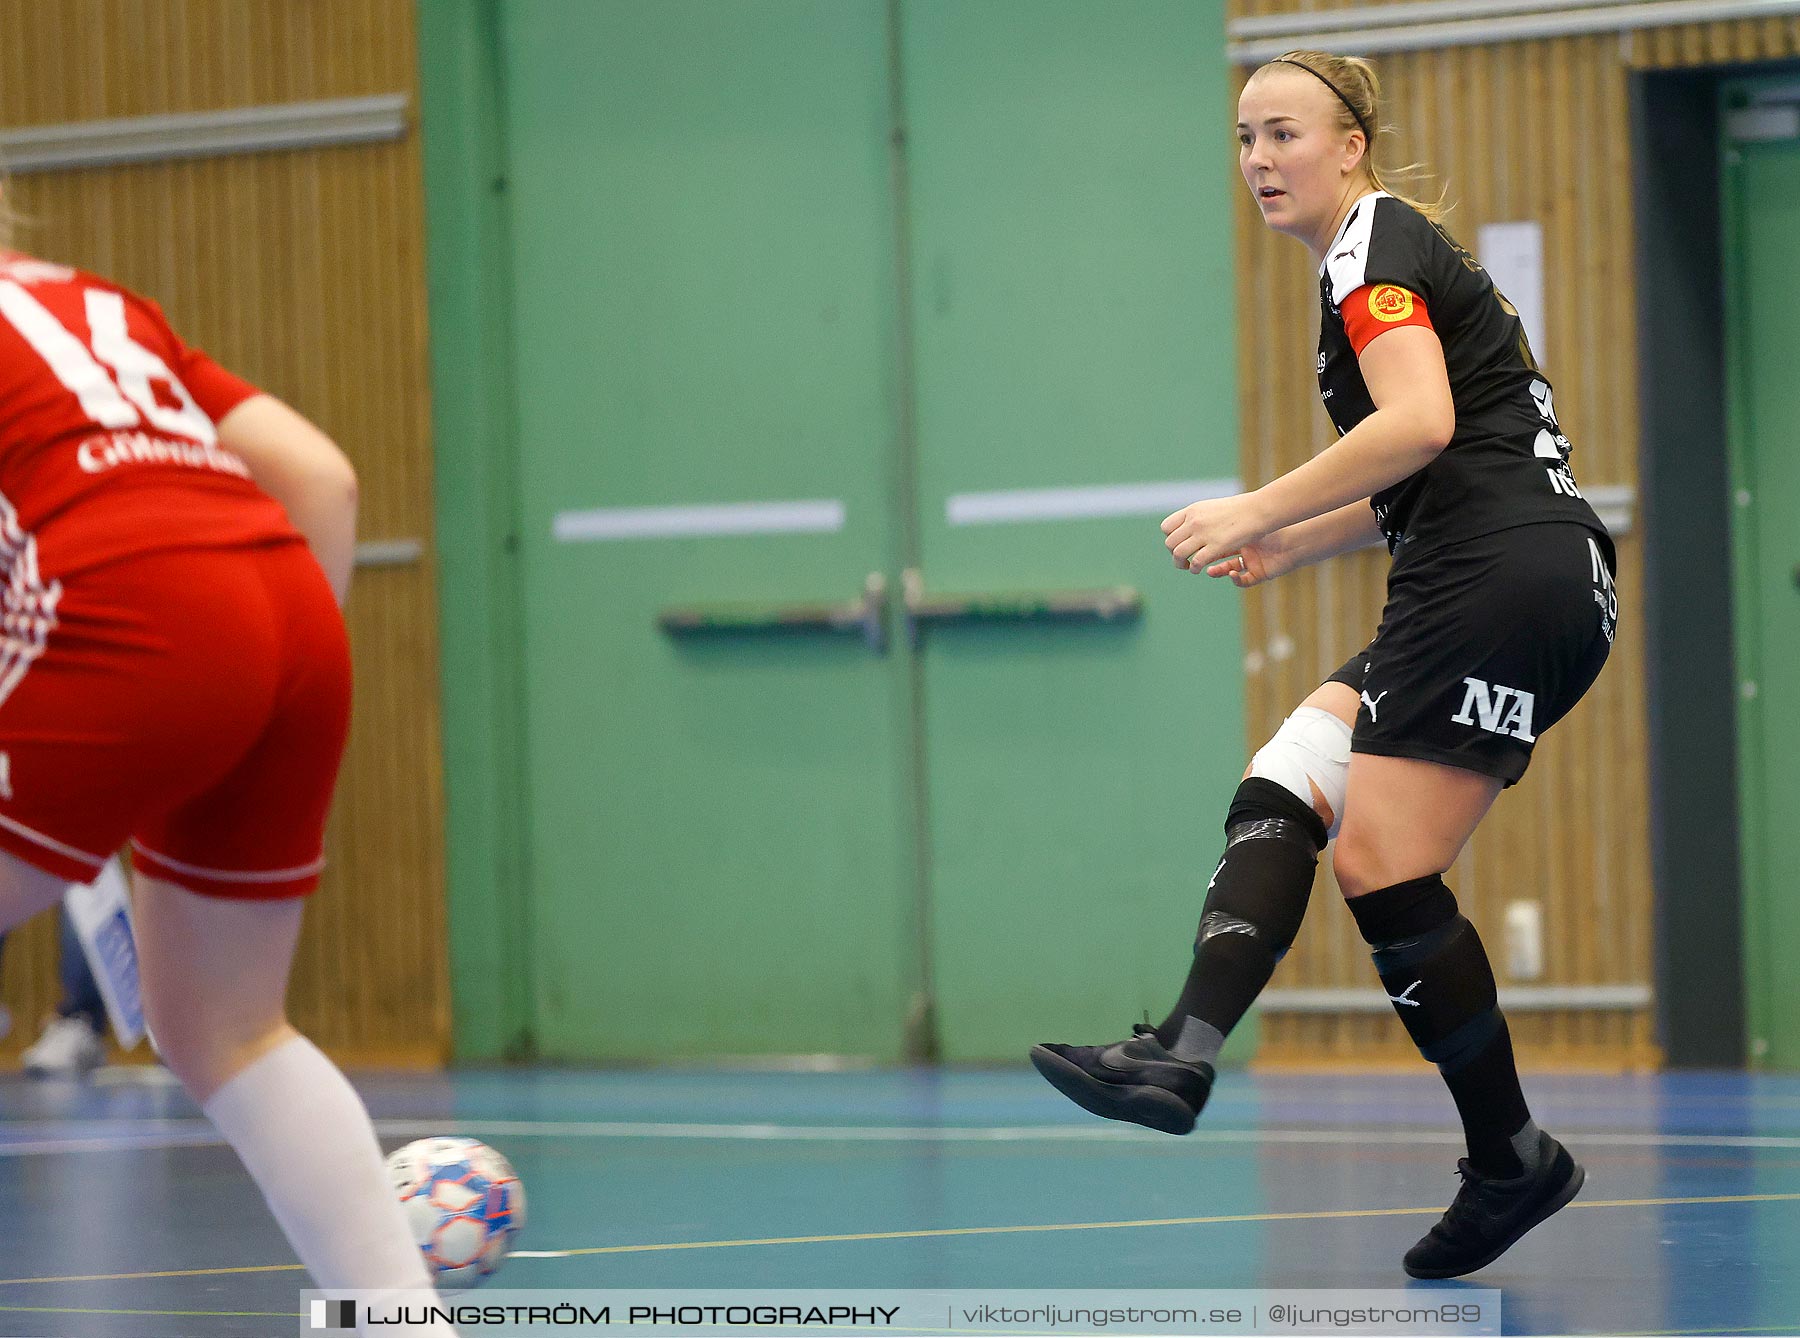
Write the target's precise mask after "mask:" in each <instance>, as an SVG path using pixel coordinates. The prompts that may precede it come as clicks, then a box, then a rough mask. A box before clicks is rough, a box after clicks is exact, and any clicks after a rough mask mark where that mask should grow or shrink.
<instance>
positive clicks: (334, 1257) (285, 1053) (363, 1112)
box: [205, 1036, 454, 1338]
mask: <svg viewBox="0 0 1800 1338" xmlns="http://www.w3.org/2000/svg"><path fill="white" fill-rule="evenodd" d="M205 1111H206V1117H207V1118H208V1119H210V1120H211V1121H212V1122H213V1123H214V1124H215V1125H216V1126H218V1130H219V1132H220V1133H222V1134H224V1135H225V1138H226V1141H227V1142H229V1143H230V1144H231V1146H232V1147H233V1148H235V1149H236V1150H237V1154H238V1156H239V1157H240V1158H242V1160H243V1163H244V1168H245V1169H246V1170H248V1171H249V1172H250V1175H251V1178H252V1179H254V1180H255V1181H256V1184H257V1187H258V1188H259V1189H261V1190H262V1193H263V1198H264V1200H265V1201H267V1203H268V1205H269V1211H270V1212H272V1213H274V1214H275V1220H276V1221H277V1222H279V1223H280V1224H281V1229H282V1231H284V1232H285V1233H286V1234H287V1238H288V1243H289V1244H290V1245H292V1246H293V1247H294V1253H295V1254H297V1255H299V1256H300V1262H301V1263H303V1264H305V1265H306V1269H307V1272H309V1273H311V1274H312V1276H313V1284H314V1285H315V1286H317V1287H319V1288H321V1289H326V1290H343V1291H350V1290H356V1291H377V1290H381V1291H398V1292H406V1293H416V1294H417V1295H418V1297H419V1298H420V1300H421V1301H431V1300H435V1299H436V1292H435V1291H433V1290H432V1285H431V1277H430V1275H429V1274H428V1273H427V1272H426V1270H425V1260H424V1258H423V1256H422V1255H421V1254H420V1253H419V1247H418V1245H417V1244H415V1243H414V1241H413V1238H412V1233H411V1232H410V1231H409V1230H408V1228H407V1225H406V1217H405V1214H404V1213H403V1212H402V1210H401V1208H400V1200H399V1198H398V1197H397V1196H396V1195H395V1193H394V1188H393V1185H392V1184H391V1183H390V1181H389V1179H388V1173H387V1167H386V1165H385V1163H384V1162H383V1160H382V1156H381V1147H380V1145H379V1144H377V1143H376V1141H375V1130H374V1127H373V1126H372V1125H371V1124H370V1123H369V1112H368V1110H367V1108H366V1107H365V1106H364V1105H363V1103H362V1099H361V1098H360V1097H358V1096H357V1095H356V1091H355V1089H353V1088H352V1087H351V1086H350V1084H349V1082H348V1081H347V1080H346V1079H345V1077H344V1075H343V1074H342V1073H341V1072H339V1071H338V1068H337V1066H336V1065H335V1064H333V1063H332V1062H331V1061H330V1060H329V1059H327V1058H326V1057H325V1056H324V1055H323V1054H321V1053H320V1051H319V1049H318V1047H317V1046H315V1045H314V1044H313V1043H312V1042H311V1041H309V1040H307V1039H306V1038H305V1037H304V1036H296V1037H295V1038H294V1039H293V1040H291V1041H288V1042H286V1043H285V1044H283V1045H279V1046H277V1047H276V1048H275V1049H273V1050H271V1051H269V1053H268V1054H266V1055H264V1056H263V1057H262V1058H260V1059H258V1060H257V1061H256V1062H255V1063H254V1064H251V1065H250V1067H248V1068H246V1069H245V1070H244V1071H243V1072H241V1073H239V1074H237V1075H236V1076H235V1077H233V1078H231V1079H230V1081H228V1082H227V1083H226V1084H225V1085H224V1086H223V1087H221V1088H220V1089H219V1090H218V1091H217V1092H214V1093H213V1096H212V1099H211V1100H210V1101H208V1102H207V1103H206V1106H205ZM382 1332H384V1333H392V1334H398V1333H400V1332H402V1330H398V1329H393V1328H388V1327H386V1326H384V1327H383V1329H382ZM404 1332H406V1333H418V1334H420V1335H426V1334H430V1335H434V1336H435V1335H444V1336H445V1338H454V1335H453V1332H452V1330H451V1329H450V1328H449V1327H448V1326H447V1325H443V1324H437V1325H432V1326H428V1327H425V1328H416V1329H415V1328H408V1329H406V1330H404Z"/></svg>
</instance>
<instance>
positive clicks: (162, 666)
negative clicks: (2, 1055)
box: [0, 250, 449, 1334]
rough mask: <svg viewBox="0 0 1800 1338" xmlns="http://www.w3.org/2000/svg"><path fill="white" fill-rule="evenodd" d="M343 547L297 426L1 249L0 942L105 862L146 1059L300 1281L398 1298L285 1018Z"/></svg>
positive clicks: (387, 1232)
mask: <svg viewBox="0 0 1800 1338" xmlns="http://www.w3.org/2000/svg"><path fill="white" fill-rule="evenodd" d="M355 529H356V476H355V474H354V472H353V471H352V469H351V467H350V463H349V461H348V460H347V459H345V457H344V455H343V454H342V452H340V451H339V450H338V448H337V447H336V446H335V445H334V444H333V443H332V442H331V441H330V440H329V439H328V438H327V437H326V436H325V435H324V434H323V433H321V432H320V431H319V430H318V429H317V428H315V427H314V426H313V425H312V424H311V423H309V422H307V420H306V419H304V418H303V417H301V416H300V415H299V414H298V413H296V412H295V411H294V410H292V409H290V408H288V407H287V406H286V405H285V404H282V403H281V402H280V401H279V400H276V399H274V398H273V397H271V396H269V395H266V394H263V393H261V392H259V391H258V390H257V389H256V387H254V386H252V385H250V384H248V383H247V382H245V381H243V380H240V379H239V378H238V377H236V376H233V375H232V374H231V373H230V372H228V371H226V370H225V369H224V368H222V367H220V366H219V365H218V364H217V363H215V362H214V361H212V359H210V358H208V357H207V356H206V355H205V354H204V353H201V352H200V351H198V350H197V349H193V348H190V347H188V346H187V345H186V344H184V343H183V342H182V341H181V339H180V338H178V337H177V336H176V334H175V332H174V331H173V330H172V329H170V327H169V325H168V322H167V321H165V320H164V319H163V315H162V312H161V311H160V310H159V309H158V308H157V307H156V306H155V305H154V304H153V303H150V302H147V301H145V300H143V299H142V298H139V297H137V296H135V295H134V294H132V293H130V292H127V291H126V290H124V289H122V288H120V287H119V286H118V285H116V284H113V283H110V282H108V281H106V280H104V279H100V278H97V277H95V276H93V275H90V274H84V273H81V272H79V271H77V270H73V269H69V268H66V267H64V266H61V265H54V264H49V263H46V262H44V261H40V260H36V259H33V258H31V257H29V256H25V255H22V254H19V253H17V252H13V251H8V250H0V930H4V929H7V928H10V927H11V926H13V925H15V924H17V923H19V922H20V921H22V920H24V919H26V918H27V917H28V916H30V915H33V914H35V913H36V912H38V911H40V910H43V909H45V908H47V907H49V906H51V905H53V904H54V903H55V902H56V901H57V899H58V898H59V897H60V896H61V894H62V891H63V887H64V885H65V884H66V883H68V882H70V881H80V882H86V881H89V880H91V879H92V878H93V877H94V875H95V874H96V873H97V872H98V871H99V870H100V867H101V865H102V864H103V863H104V861H105V860H106V858H107V857H108V856H109V855H110V854H111V853H112V852H113V851H115V850H117V849H118V848H119V847H120V846H122V845H125V844H126V843H127V842H129V843H130V846H131V849H132V860H133V864H134V865H135V868H136V873H137V877H136V880H135V881H136V886H135V889H134V897H133V900H134V910H135V921H136V930H137V936H138V950H139V956H140V968H141V973H142V983H143V990H144V1005H145V1013H146V1018H147V1020H148V1022H149V1025H150V1028H151V1030H152V1031H153V1032H154V1034H155V1037H156V1041H157V1045H158V1048H159V1049H160V1051H161V1053H162V1056H163V1058H164V1059H165V1060H166V1061H167V1063H168V1065H169V1067H170V1068H171V1069H172V1070H173V1071H174V1072H175V1074H176V1075H177V1076H178V1077H179V1078H180V1079H181V1081H182V1083H183V1085H184V1086H185V1087H186V1088H187V1090H188V1091H189V1092H190V1093H191V1094H192V1095H193V1097H194V1099H195V1100H196V1101H197V1102H199V1103H200V1104H201V1105H202V1107H203V1108H204V1109H205V1111H206V1114H207V1115H208V1117H209V1118H211V1119H212V1120H213V1122H214V1123H215V1124H216V1125H217V1126H218V1127H219V1130H220V1132H221V1133H223V1134H224V1135H225V1137H226V1138H227V1139H228V1140H229V1141H230V1143H231V1145H232V1146H233V1147H234V1148H235V1149H236V1150H237V1152H238V1155H239V1156H240V1157H241V1158H242V1159H243V1161H244V1164H245V1166H246V1167H247V1168H248V1169H249V1171H250V1173H251V1174H252V1176H254V1177H255V1178H256V1181H257V1183H258V1185H259V1186H260V1187H261V1188H262V1190H263V1194H264V1196H265V1198H266V1199H267V1200H268V1203H269V1206H270V1208H271V1209H272V1210H273V1212H274V1214H275V1217H276V1219H277V1220H278V1221H279V1222H280V1223H281V1226H282V1229H283V1230H284V1231H285V1232H286V1233H287V1236H288V1239H289V1240H290V1241H291V1242H292V1244H293V1246H294V1249H295V1251H296V1253H298V1255H299V1256H300V1259H301V1260H302V1262H303V1263H305V1265H306V1267H307V1268H308V1269H309V1270H310V1271H311V1273H312V1275H313V1277H314V1279H315V1280H316V1282H317V1283H318V1285H320V1286H321V1287H328V1288H338V1289H359V1290H360V1289H384V1290H385V1289H396V1290H404V1291H420V1292H423V1291H425V1290H426V1289H428V1288H429V1287H430V1285H431V1284H430V1281H429V1278H428V1275H427V1273H426V1270H425V1266H424V1262H423V1259H422V1257H421V1254H420V1251H419V1250H418V1248H417V1246H416V1245H415V1244H414V1243H413V1241H412V1239H411V1236H410V1234H409V1232H408V1230H407V1227H406V1224H405V1221H404V1219H403V1217H402V1215H401V1210H400V1207H399V1204H398V1202H397V1200H396V1198H395V1196H394V1194H393V1193H392V1191H391V1189H390V1187H389V1184H388V1180H387V1175H386V1172H385V1170H384V1167H383V1164H382V1159H381V1152H380V1149H379V1147H378V1146H377V1144H376V1141H375V1136H374V1131H373V1129H372V1128H371V1126H370V1123H369V1117H368V1113H367V1111H366V1110H365V1109H364V1107H363V1105H362V1102H361V1101H360V1100H359V1099H358V1097H357V1096H356V1093H355V1092H354V1091H353V1090H352V1089H351V1087H350V1085H349V1083H348V1082H346V1081H345V1079H344V1076H343V1074H341V1073H340V1072H339V1071H338V1070H337V1068H336V1067H335V1066H333V1065H332V1063H331V1062H330V1061H329V1060H328V1059H326V1058H325V1056H324V1055H323V1054H321V1053H320V1052H319V1051H318V1050H317V1049H316V1048H315V1047H314V1046H313V1045H312V1044H311V1043H310V1042H309V1041H307V1040H306V1039H305V1038H303V1037H302V1036H300V1035H299V1033H297V1032H296V1031H295V1030H294V1029H293V1027H292V1026H290V1025H289V1023H288V1021H287V1016H286V1011H285V999H286V993H287V982H288V971H289V967H290V964H291V962H292V960H293V955H294V947H295V944H296V941H297V940H298V937H299V933H300V921H301V910H302V907H303V906H304V905H305V897H306V895H307V893H309V892H311V891H312V890H313V889H314V888H315V887H316V886H317V885H318V879H319V872H320V869H321V868H322V867H323V864H324V858H323V852H324V846H323V842H324V829H325V818H326V813H327V810H328V809H329V807H330V803H331V795H332V789H333V786H334V784H335V782H336V777H337V770H338V764H339V761H340V758H341V756H342V753H343V747H344V740H345V736H346V732H347V730H348V726H349V718H350V653H349V645H348V641H347V639H346V636H345V630H344V622H343V617H342V615H341V613H340V611H339V606H340V604H341V602H342V600H343V597H344V593H345V590H346V588H347V587H348V585H349V580H350V569H351V564H352V560H353V555H354V548H355ZM383 1331H384V1332H386V1330H385V1329H384V1330H383ZM420 1332H430V1333H434V1334H447V1333H449V1329H448V1328H446V1327H442V1326H438V1327H435V1328H432V1329H429V1330H421V1331H420Z"/></svg>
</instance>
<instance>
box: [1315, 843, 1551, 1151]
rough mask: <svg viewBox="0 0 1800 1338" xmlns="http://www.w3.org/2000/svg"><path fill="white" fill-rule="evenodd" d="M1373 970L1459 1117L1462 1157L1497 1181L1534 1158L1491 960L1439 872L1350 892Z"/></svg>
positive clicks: (1533, 1131) (1533, 1137)
mask: <svg viewBox="0 0 1800 1338" xmlns="http://www.w3.org/2000/svg"><path fill="white" fill-rule="evenodd" d="M1349 906H1350V913H1351V914H1352V915H1354V916H1355V917H1356V927H1357V928H1358V929H1359V930H1361V931H1362V936H1363V938H1364V940H1365V941H1366V942H1368V944H1369V945H1370V946H1371V947H1372V948H1374V950H1375V953H1374V956H1375V970H1376V972H1377V973H1378V974H1379V975H1380V976H1381V983H1382V985H1383V987H1384V988H1385V989H1386V990H1387V993H1388V998H1389V999H1391V1000H1392V1001H1393V1004H1394V1012H1395V1013H1397V1014H1398V1015H1399V1017H1400V1021H1401V1022H1402V1023H1404V1024H1405V1026H1406V1030H1407V1033H1408V1034H1409V1035H1410V1036H1411V1037H1412V1039H1413V1043H1414V1044H1415V1045H1417V1046H1418V1047H1419V1052H1420V1053H1421V1054H1423V1055H1424V1056H1425V1058H1426V1059H1429V1060H1430V1061H1431V1062H1432V1063H1434V1064H1436V1065H1437V1066H1438V1072H1439V1073H1440V1074H1442V1075H1443V1078H1444V1082H1445V1085H1446V1086H1448V1087H1449V1089H1450V1095H1451V1097H1452V1099H1454V1100H1455V1102H1456V1109H1457V1113H1458V1114H1459V1115H1461V1117H1462V1123H1463V1135H1464V1137H1465V1139H1466V1140H1467V1142H1468V1145H1469V1160H1470V1162H1471V1163H1473V1164H1474V1167H1475V1169H1476V1170H1477V1171H1479V1172H1481V1174H1483V1175H1485V1176H1490V1177H1499V1178H1502V1179H1505V1178H1511V1177H1514V1176H1518V1175H1522V1174H1524V1172H1525V1171H1526V1170H1527V1169H1532V1168H1533V1167H1535V1164H1536V1153H1537V1126H1536V1125H1535V1124H1533V1123H1532V1120H1531V1111H1530V1109H1529V1108H1528V1107H1527V1106H1526V1104H1525V1094H1524V1092H1523V1091H1522V1090H1521V1089H1520V1087H1519V1072H1518V1069H1517V1067H1516V1066H1515V1064H1514V1063H1513V1049H1512V1038H1511V1036H1510V1035H1509V1034H1508V1032H1507V1028H1506V1019H1505V1018H1504V1017H1502V1016H1501V1014H1500V1008H1499V997H1498V993H1497V989H1496V986H1495V984H1494V971H1493V967H1492V966H1491V965H1490V964H1489V962H1488V955H1487V950H1486V949H1485V948H1483V947H1482V945H1481V938H1480V936H1479V935H1477V934H1476V932H1475V926H1474V925H1472V924H1470V923H1469V922H1468V921H1467V920H1466V919H1464V918H1463V916H1462V914H1461V913H1460V912H1459V911H1458V910H1457V907H1456V897H1455V896H1454V895H1453V894H1452V893H1451V891H1450V889H1449V888H1447V887H1445V886H1444V880H1443V876H1442V875H1441V874H1431V875H1429V876H1427V877H1424V878H1413V879H1409V880H1408V881H1406V882H1404V883H1395V884H1394V885H1393V886H1391V887H1384V888H1379V889H1377V890H1376V891H1374V892H1370V893H1368V894H1366V895H1364V896H1360V897H1351V898H1349Z"/></svg>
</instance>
